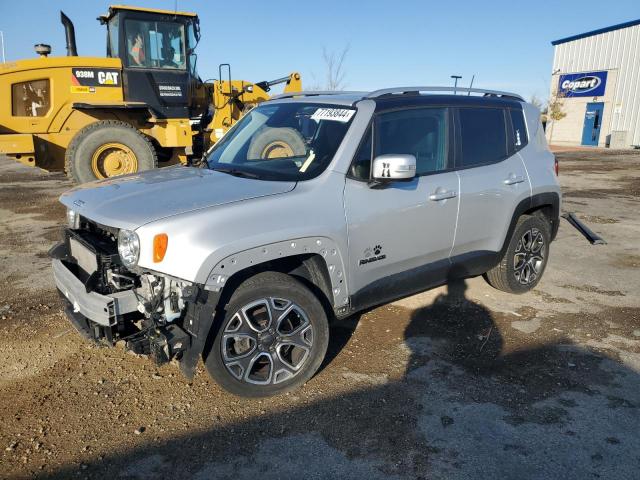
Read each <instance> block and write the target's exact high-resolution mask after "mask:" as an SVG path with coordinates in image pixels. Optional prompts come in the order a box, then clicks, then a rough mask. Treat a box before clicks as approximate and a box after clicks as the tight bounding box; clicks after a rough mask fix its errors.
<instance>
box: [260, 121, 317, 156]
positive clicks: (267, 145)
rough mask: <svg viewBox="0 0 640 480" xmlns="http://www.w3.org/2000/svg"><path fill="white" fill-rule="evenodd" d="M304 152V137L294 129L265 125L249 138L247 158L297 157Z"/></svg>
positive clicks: (305, 151) (305, 148) (305, 149)
mask: <svg viewBox="0 0 640 480" xmlns="http://www.w3.org/2000/svg"><path fill="white" fill-rule="evenodd" d="M306 153H307V147H306V145H305V143H304V139H303V138H302V136H301V135H300V133H298V131H297V130H296V129H294V128H288V127H280V128H275V127H265V128H263V129H262V131H261V132H260V133H258V134H257V135H256V136H255V137H254V138H253V140H251V145H249V150H248V151H247V158H248V159H251V160H254V159H269V158H274V159H275V158H287V157H299V156H303V155H306Z"/></svg>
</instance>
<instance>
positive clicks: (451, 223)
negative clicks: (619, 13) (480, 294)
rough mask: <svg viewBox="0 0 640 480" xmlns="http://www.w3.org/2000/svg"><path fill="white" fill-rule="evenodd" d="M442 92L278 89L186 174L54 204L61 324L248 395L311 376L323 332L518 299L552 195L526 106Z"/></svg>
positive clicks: (550, 214)
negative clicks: (439, 305) (60, 229)
mask: <svg viewBox="0 0 640 480" xmlns="http://www.w3.org/2000/svg"><path fill="white" fill-rule="evenodd" d="M461 92H462V93H463V94H460V93H461ZM456 93H458V94H457V95H455V94H451V91H450V89H447V88H442V87H441V88H438V87H411V88H394V89H387V90H379V91H375V92H371V93H362V92H360V93H331V92H329V93H322V92H320V93H300V94H293V95H289V94H287V95H282V96H279V97H275V98H274V99H273V100H272V101H268V102H265V103H263V104H261V105H260V106H258V107H257V108H255V109H254V110H252V111H251V112H250V113H249V114H248V115H246V116H245V117H244V118H243V119H242V120H240V121H239V122H238V123H237V124H236V125H235V126H234V127H233V128H232V129H231V130H230V131H229V132H228V133H227V134H226V135H225V136H224V138H223V139H222V140H221V141H219V142H218V143H217V144H216V145H215V147H213V148H212V149H211V150H210V151H209V152H208V153H207V155H206V156H205V158H204V159H203V161H202V167H203V168H193V167H182V166H177V167H171V168H166V169H162V170H152V171H148V172H143V173H139V174H134V175H129V176H124V177H119V178H115V179H109V180H105V181H100V182H96V183H91V184H87V185H83V186H80V187H78V188H75V189H73V190H71V191H69V192H67V193H65V194H64V195H62V197H61V198H60V201H61V202H62V203H63V204H64V205H65V206H66V207H67V208H68V211H67V213H68V227H67V228H66V229H65V231H64V239H63V242H62V243H60V244H58V245H56V246H55V247H54V248H52V250H51V256H52V258H53V274H54V277H55V281H56V284H57V287H58V289H59V290H60V292H61V293H62V295H63V296H64V298H65V303H66V305H67V308H66V313H67V315H68V317H69V319H70V321H71V322H72V323H73V325H74V326H75V327H76V328H77V329H78V330H79V331H80V333H82V334H83V335H84V336H85V337H87V338H88V339H91V340H94V341H97V342H100V343H106V344H108V345H113V344H115V342H117V341H119V340H122V341H124V342H126V347H127V348H129V349H131V350H133V351H135V352H137V353H141V354H149V355H150V356H152V357H153V358H154V359H155V360H156V361H158V362H166V361H169V360H171V359H176V360H178V361H179V363H180V367H181V369H182V371H183V373H184V374H185V375H187V376H188V377H192V376H193V374H194V372H195V368H196V364H197V362H198V359H199V358H200V357H202V358H203V360H204V363H205V365H206V368H207V370H208V371H209V373H210V374H211V376H212V377H213V378H214V379H215V380H216V381H217V382H219V383H220V385H222V386H223V387H224V388H225V389H227V390H228V391H230V392H233V393H235V394H238V395H243V396H264V395H273V394H278V393H281V392H285V391H288V390H291V389H294V388H296V387H298V386H300V385H301V384H303V383H304V382H306V381H307V380H308V379H309V378H311V376H312V375H313V374H314V373H315V372H316V370H317V369H318V367H319V366H320V364H321V362H322V360H323V357H324V355H325V352H326V350H327V344H328V342H329V327H328V323H329V321H330V320H332V319H334V318H338V319H339V318H343V317H346V316H349V315H352V314H353V313H354V312H357V311H360V310H363V309H366V308H369V307H372V306H375V305H379V304H382V303H385V302H390V301H393V300H395V299H398V298H401V297H405V296H408V295H412V294H414V293H417V292H421V291H424V290H427V289H429V288H433V287H436V286H438V285H442V284H444V283H447V282H449V281H451V280H453V279H459V278H466V277H471V276H477V275H484V277H485V279H486V280H487V281H488V282H489V283H490V284H491V285H492V286H494V287H495V288H498V289H500V290H504V291H507V292H512V293H523V292H527V291H529V290H530V289H532V288H533V287H534V286H535V285H536V284H537V283H538V281H540V277H541V276H542V274H543V272H544V269H545V266H546V263H547V261H548V259H549V247H550V243H551V241H552V240H553V239H554V237H555V234H556V232H557V230H558V224H559V210H560V198H561V195H560V188H559V186H558V181H557V178H556V175H557V164H556V163H555V159H554V156H553V155H552V154H551V153H550V151H549V149H548V147H547V144H546V141H545V137H544V134H543V131H542V126H541V124H540V119H539V118H540V112H539V111H538V110H537V109H536V108H535V107H533V106H532V105H530V104H528V103H526V102H524V101H523V99H522V98H521V97H519V96H518V95H514V94H510V93H505V92H496V91H486V90H467V89H457V92H456Z"/></svg>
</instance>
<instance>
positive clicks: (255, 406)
mask: <svg viewBox="0 0 640 480" xmlns="http://www.w3.org/2000/svg"><path fill="white" fill-rule="evenodd" d="M559 158H560V162H561V163H560V165H561V181H562V184H563V189H564V192H565V195H566V197H565V204H564V208H565V210H568V211H574V212H576V213H577V214H578V216H579V217H580V218H582V219H583V220H585V221H586V222H587V223H588V224H589V226H590V227H591V228H592V229H593V230H594V231H596V232H598V233H601V234H602V235H603V236H604V237H605V238H606V240H607V241H608V242H609V243H608V245H605V246H591V245H589V244H588V243H587V242H586V241H585V240H584V239H583V238H582V237H581V236H580V235H579V234H578V233H577V231H576V230H574V229H573V228H572V227H570V226H569V225H568V223H566V222H564V221H563V223H562V225H561V228H560V232H559V235H558V239H557V241H556V242H555V243H554V244H553V245H552V248H551V260H550V264H549V266H548V269H547V272H546V274H545V278H544V279H543V280H542V282H541V284H540V285H539V286H538V288H537V289H536V290H535V291H533V292H532V293H529V294H526V295H522V296H509V295H507V294H503V293H501V292H498V291H496V290H493V289H491V288H490V287H489V286H488V285H486V284H485V283H484V281H483V280H482V279H481V278H475V279H471V280H468V281H466V282H461V283H458V284H454V285H449V286H448V287H443V288H439V289H435V290H432V291H430V292H427V293H424V294H420V295H416V296H413V297H410V298H407V299H405V300H402V301H399V302H396V303H393V304H390V305H386V306H383V307H380V308H377V309H375V310H372V311H370V312H367V313H366V314H363V315H361V316H358V317H354V318H351V319H348V320H346V321H343V322H340V323H336V324H335V325H333V327H332V331H331V334H332V340H331V346H330V353H329V356H328V359H327V361H326V362H325V366H324V368H323V369H322V370H321V372H320V373H319V374H318V375H316V376H315V377H314V378H313V379H312V380H311V381H310V382H308V384H307V385H305V387H304V388H303V389H301V390H300V391H297V392H294V393H292V394H288V395H284V396H281V397H277V398H270V399H266V400H244V399H238V398H235V397H232V396H230V395H228V394H226V393H225V392H224V391H222V390H221V389H220V388H219V387H218V386H216V385H215V384H214V383H213V382H212V381H211V380H209V378H208V377H207V375H206V373H205V372H204V371H203V366H202V365H200V367H199V371H198V374H197V375H196V378H195V380H194V381H193V382H192V383H189V382H187V381H186V380H185V379H184V378H182V377H181V375H180V373H179V371H178V369H177V368H176V366H175V365H165V366H162V367H156V366H154V365H153V364H152V363H151V362H149V361H148V360H147V359H145V358H142V357H138V356H136V355H133V354H129V353H126V352H125V351H124V350H123V349H122V347H120V346H118V347H116V348H113V349H106V348H98V347H95V346H92V345H90V344H88V343H84V342H83V341H82V340H81V338H80V337H79V336H78V335H77V334H76V333H75V332H74V331H72V330H71V328H70V325H69V324H68V323H67V322H66V320H65V318H64V316H63V314H62V312H61V304H60V302H59V301H58V298H57V294H56V292H55V289H54V287H53V283H52V279H51V272H50V267H49V262H48V260H47V257H46V252H47V250H48V248H49V247H50V246H51V245H52V243H53V242H54V241H55V239H56V237H57V236H58V229H59V224H60V223H61V222H62V221H63V219H64V210H63V208H61V206H60V205H59V204H58V203H57V201H56V198H57V196H58V195H59V194H60V193H61V192H62V191H64V190H65V189H67V188H69V186H70V185H69V184H68V183H67V181H66V180H65V178H64V176H63V175H61V174H46V173H43V172H40V171H38V170H32V169H27V168H26V167H22V166H20V165H17V164H14V163H11V162H9V161H8V160H6V159H0V391H1V392H2V393H1V394H0V412H2V417H1V422H0V447H1V449H0V477H2V478H33V477H39V478H105V477H107V476H108V477H110V478H139V479H147V478H148V479H152V478H153V479H156V478H182V477H192V478H196V479H210V478H220V479H225V478H228V479H231V478H233V479H245V478H246V479H252V478H256V477H258V476H259V477H260V478H263V479H281V478H292V477H294V476H296V477H298V476H299V477H304V478H309V479H313V478H368V479H377V478H398V479H405V478H406V479H409V478H412V479H413V478H425V479H427V478H429V479H432V478H434V479H445V478H446V479H467V478H469V479H471V478H473V479H484V478H486V479H494V478H499V477H502V478H518V479H538V478H539V479H546V478H564V479H583V478H616V479H623V478H638V471H639V470H638V469H639V468H640V436H639V435H638V431H640V412H639V410H638V408H639V406H640V308H639V307H640V302H639V299H640V294H639V293H638V292H639V290H640V274H639V268H638V267H639V266H640V252H639V251H638V237H639V236H640V216H639V214H638V211H639V207H640V198H639V196H640V169H639V167H640V155H638V154H637V153H633V152H629V153H621V152H610V151H607V152H600V151H596V150H594V151H589V152H566V153H562V154H559Z"/></svg>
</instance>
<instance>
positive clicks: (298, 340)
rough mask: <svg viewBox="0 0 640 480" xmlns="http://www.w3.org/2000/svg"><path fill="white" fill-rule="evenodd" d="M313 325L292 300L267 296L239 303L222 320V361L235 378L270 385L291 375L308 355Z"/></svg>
mask: <svg viewBox="0 0 640 480" xmlns="http://www.w3.org/2000/svg"><path fill="white" fill-rule="evenodd" d="M312 346H313V327H312V325H311V322H310V321H309V318H308V316H307V314H306V312H305V311H304V310H303V309H302V308H301V307H300V306H299V305H297V304H296V303H294V302H292V301H290V300H287V299H284V298H275V297H268V298H262V299H259V300H256V301H253V302H251V303H249V304H247V305H244V306H243V307H241V308H240V309H239V310H238V311H237V312H235V313H234V314H233V315H232V316H231V317H230V318H229V320H228V321H227V322H226V324H225V326H224V330H223V336H222V342H221V350H222V351H221V354H222V361H223V363H224V366H225V367H226V369H227V370H228V371H229V373H231V374H232V375H233V376H234V377H235V378H236V379H238V380H240V381H243V382H247V383H251V384H257V385H273V384H278V383H281V382H283V381H285V380H289V379H291V378H293V377H295V376H296V375H297V374H299V373H300V371H301V370H302V367H303V365H304V364H305V363H306V362H307V360H308V358H309V353H310V351H311V347H312Z"/></svg>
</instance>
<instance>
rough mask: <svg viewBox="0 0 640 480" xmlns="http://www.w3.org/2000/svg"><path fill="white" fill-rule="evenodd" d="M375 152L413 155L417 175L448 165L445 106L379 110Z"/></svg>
mask: <svg viewBox="0 0 640 480" xmlns="http://www.w3.org/2000/svg"><path fill="white" fill-rule="evenodd" d="M375 131H376V135H375V136H376V139H375V156H376V157H377V156H378V155H385V154H390V153H403V154H412V155H414V156H415V157H416V175H424V174H426V173H433V172H438V171H441V170H445V169H447V168H448V162H447V151H448V149H447V144H448V142H447V109H446V108H420V109H411V110H403V111H397V112H389V113H383V114H380V115H379V116H378V118H377V123H376V130H375Z"/></svg>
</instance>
